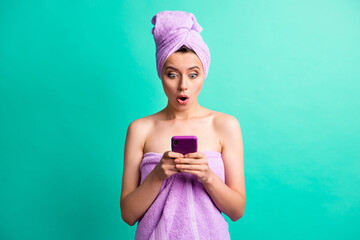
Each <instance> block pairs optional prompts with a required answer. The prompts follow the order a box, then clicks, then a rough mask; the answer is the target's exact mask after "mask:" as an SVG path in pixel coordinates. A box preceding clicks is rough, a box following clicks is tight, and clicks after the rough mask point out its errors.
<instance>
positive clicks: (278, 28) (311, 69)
mask: <svg viewBox="0 0 360 240" xmlns="http://www.w3.org/2000/svg"><path fill="white" fill-rule="evenodd" d="M162 10H183V11H188V12H193V13H194V14H195V16H196V18H197V20H198V22H199V24H200V25H201V26H202V27H203V28H204V30H203V32H202V37H203V39H204V40H205V42H206V43H207V44H208V46H209V49H210V52H211V59H212V60H211V64H210V70H209V75H208V78H207V79H206V80H205V83H204V87H203V90H202V92H201V95H200V97H199V102H200V104H202V105H203V106H205V107H207V108H209V109H212V110H215V111H220V112H224V113H227V114H231V115H233V116H235V117H236V118H237V119H238V120H239V122H240V125H241V128H242V134H243V140H244V152H245V163H244V166H245V179H246V180H245V183H246V193H247V203H246V210H245V215H244V216H243V217H242V218H241V219H240V220H239V221H237V222H232V221H231V220H230V218H228V217H227V216H226V215H224V216H225V218H226V220H227V221H228V223H229V229H230V234H231V237H232V239H252V240H255V239H327V240H328V239H356V238H358V239H359V237H360V230H359V229H360V228H359V222H360V174H359V172H360V161H359V160H360V159H359V157H360V154H359V149H360V141H359V140H360V139H359V133H360V131H359V130H360V129H359V119H360V110H359V109H360V106H359V105H360V97H359V90H360V84H359V80H360V71H359V68H360V44H359V42H360V2H359V1H357V0H338V1H334V0H328V1H325V0H304V1H281V0H271V1H259V0H258V1H256V0H255V1H254V0H243V1H225V0H224V1H221V3H220V5H219V1H196V2H193V1H190V0H189V1H173V2H172V1H163V0H161V1H160V0H157V1H100V0H87V1H85V0H83V1H74V0H72V1H69V0H68V1H65V0H61V1H60V0H58V1H45V0H43V1H17V0H12V1H4V0H0V239H4V240H12V239H37V240H41V239H54V240H55V239H68V240H70V239H74V240H75V239H133V238H134V236H135V230H136V225H135V226H128V225H127V224H126V223H125V222H123V221H122V219H121V215H120V207H119V199H120V191H121V180H122V167H123V148H124V141H125V134H126V130H127V127H128V125H129V124H130V122H131V121H133V120H135V119H137V118H141V117H144V116H146V115H149V114H152V113H155V112H157V111H160V110H161V109H162V108H164V107H165V106H166V103H167V102H166V101H167V99H166V96H165V94H164V93H163V89H162V86H161V82H160V80H159V79H158V77H157V74H156V65H155V43H154V40H153V36H152V34H151V29H152V27H153V25H152V24H151V18H152V16H153V15H155V14H156V13H157V12H159V11H162Z"/></svg>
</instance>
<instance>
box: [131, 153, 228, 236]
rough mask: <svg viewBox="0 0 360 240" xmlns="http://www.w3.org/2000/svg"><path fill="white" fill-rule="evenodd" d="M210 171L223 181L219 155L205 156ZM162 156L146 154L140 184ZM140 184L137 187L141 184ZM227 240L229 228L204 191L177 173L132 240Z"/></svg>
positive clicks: (189, 176)
mask: <svg viewBox="0 0 360 240" xmlns="http://www.w3.org/2000/svg"><path fill="white" fill-rule="evenodd" d="M204 154H205V156H206V158H207V160H208V162H209V167H210V168H211V169H212V170H213V171H214V172H215V174H216V175H218V176H219V177H220V179H221V180H222V181H224V165H223V161H222V157H221V153H219V152H215V151H205V152H204ZM162 155H163V154H160V153H153V152H149V153H145V154H144V156H143V159H142V162H141V164H140V171H141V183H142V182H143V181H144V180H145V178H146V177H147V175H148V174H149V173H150V172H151V171H152V170H153V169H154V168H155V166H156V165H157V164H158V163H159V161H160V160H161V158H162ZM141 183H140V184H141ZM145 239H146V240H147V239H154V240H162V239H171V240H179V239H181V240H189V239H191V240H202V239H204V240H205V239H206V240H210V239H213V240H227V239H230V234H229V227H228V223H227V222H226V220H225V218H224V216H223V215H222V214H221V211H220V210H219V209H218V208H217V207H216V205H215V204H214V203H213V201H212V199H211V198H210V196H209V194H208V193H207V191H206V189H205V188H204V186H203V185H202V183H200V182H199V181H198V180H197V177H196V176H195V175H193V174H190V173H185V172H179V173H177V174H173V175H171V176H170V177H169V178H168V179H166V180H165V181H164V183H163V185H162V187H161V190H160V192H159V194H158V196H157V197H156V199H155V200H154V202H153V203H152V205H151V206H150V207H149V209H148V210H147V212H146V213H145V214H144V215H143V216H142V218H140V219H139V221H138V225H137V229H136V233H135V240H145Z"/></svg>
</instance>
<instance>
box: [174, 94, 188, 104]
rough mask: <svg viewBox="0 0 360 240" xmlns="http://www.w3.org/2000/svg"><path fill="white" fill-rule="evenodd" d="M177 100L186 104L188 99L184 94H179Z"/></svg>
mask: <svg viewBox="0 0 360 240" xmlns="http://www.w3.org/2000/svg"><path fill="white" fill-rule="evenodd" d="M177 100H178V102H179V103H180V104H186V103H187V102H188V101H189V97H188V96H186V95H180V96H178V98H177Z"/></svg>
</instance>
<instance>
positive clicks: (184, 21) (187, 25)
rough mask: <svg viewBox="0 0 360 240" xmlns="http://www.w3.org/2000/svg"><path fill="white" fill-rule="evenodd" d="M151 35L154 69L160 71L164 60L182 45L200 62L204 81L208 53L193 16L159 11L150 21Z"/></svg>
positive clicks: (198, 25) (208, 60)
mask: <svg viewBox="0 0 360 240" xmlns="http://www.w3.org/2000/svg"><path fill="white" fill-rule="evenodd" d="M151 23H152V24H154V27H153V29H152V34H153V35H154V40H155V44H156V67H157V72H158V76H159V78H160V79H161V71H162V68H163V65H164V63H165V61H166V59H167V58H168V57H169V56H170V55H171V54H172V53H174V52H175V51H176V50H178V49H179V48H180V47H181V46H182V45H185V46H187V47H188V48H190V49H191V50H193V51H194V52H195V53H196V54H197V55H198V57H199V59H200V60H201V62H202V65H203V69H204V79H206V77H207V74H208V70H209V65H210V51H209V48H208V46H207V45H206V44H205V42H204V41H203V39H202V37H201V35H200V32H201V31H202V30H203V29H202V27H201V26H200V24H199V23H198V22H197V21H196V18H195V16H194V14H192V13H189V12H184V11H161V12H158V13H157V14H156V15H155V16H153V18H152V19H151Z"/></svg>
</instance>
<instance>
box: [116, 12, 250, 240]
mask: <svg viewBox="0 0 360 240" xmlns="http://www.w3.org/2000/svg"><path fill="white" fill-rule="evenodd" d="M152 23H153V24H154V25H155V26H154V28H153V30H152V33H153V34H154V38H155V43H156V59H157V70H158V76H159V78H160V79H161V80H162V85H163V88H164V92H165V94H166V96H167V98H168V103H167V106H166V107H165V108H164V109H163V110H161V111H160V112H158V113H155V114H153V115H150V116H146V117H144V118H141V119H137V120H135V121H133V122H132V123H131V124H130V125H129V128H128V132H127V136H126V141H125V151H124V169H123V179H122V191H121V200H120V208H121V216H122V218H123V220H124V221H125V222H126V223H128V224H129V225H131V226H132V225H134V224H135V223H136V222H137V221H139V222H138V226H137V230H136V235H135V239H222V240H223V239H230V235H229V231H228V224H227V222H226V221H225V219H224V217H223V216H222V214H221V212H223V213H225V214H226V215H227V216H229V217H230V218H231V220H232V221H237V220H238V219H239V218H241V217H242V216H243V214H244V210H245V202H246V193H245V179H244V167H243V142H242V135H241V129H240V125H239V122H238V121H237V119H236V118H235V117H233V116H230V115H228V114H224V113H220V112H216V111H212V110H209V109H206V108H204V107H202V106H201V105H200V104H199V102H198V96H199V94H200V91H201V88H202V85H203V82H204V79H205V78H206V76H207V72H208V68H209V64H210V53H209V49H208V47H207V45H206V44H205V43H204V41H203V40H202V37H201V36H200V32H201V31H202V28H201V26H200V25H199V24H198V23H197V21H196V19H195V16H194V15H193V14H192V13H188V12H183V11H162V12H159V13H157V14H156V15H155V16H154V17H153V19H152ZM177 135H195V136H196V137H197V138H198V152H195V153H189V154H186V155H182V154H180V153H176V152H172V151H170V148H171V147H170V143H171V137H172V136H177ZM225 179H226V180H225Z"/></svg>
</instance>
